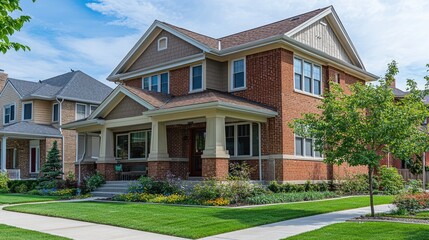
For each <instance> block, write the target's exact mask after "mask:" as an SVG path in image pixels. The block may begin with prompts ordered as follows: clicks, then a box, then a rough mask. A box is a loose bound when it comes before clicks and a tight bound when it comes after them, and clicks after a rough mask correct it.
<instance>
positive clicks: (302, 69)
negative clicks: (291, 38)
mask: <svg viewBox="0 0 429 240" xmlns="http://www.w3.org/2000/svg"><path fill="white" fill-rule="evenodd" d="M293 64H294V67H293V69H294V84H295V90H299V91H303V92H306V93H310V94H314V95H318V96H320V95H322V68H321V67H320V66H318V65H316V64H313V63H311V62H309V61H306V60H302V59H300V58H297V57H295V58H294V61H293Z"/></svg>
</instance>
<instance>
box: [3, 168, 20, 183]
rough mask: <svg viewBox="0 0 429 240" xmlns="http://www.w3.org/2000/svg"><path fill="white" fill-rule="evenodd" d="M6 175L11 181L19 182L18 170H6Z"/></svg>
mask: <svg viewBox="0 0 429 240" xmlns="http://www.w3.org/2000/svg"><path fill="white" fill-rule="evenodd" d="M6 172H7V175H8V176H9V179H11V180H20V179H21V170H20V169H6Z"/></svg>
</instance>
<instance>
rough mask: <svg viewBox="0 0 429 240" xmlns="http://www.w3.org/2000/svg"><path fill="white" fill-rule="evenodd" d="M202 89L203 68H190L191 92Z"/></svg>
mask: <svg viewBox="0 0 429 240" xmlns="http://www.w3.org/2000/svg"><path fill="white" fill-rule="evenodd" d="M202 88H203V67H202V66H196V67H193V68H192V90H197V89H202Z"/></svg>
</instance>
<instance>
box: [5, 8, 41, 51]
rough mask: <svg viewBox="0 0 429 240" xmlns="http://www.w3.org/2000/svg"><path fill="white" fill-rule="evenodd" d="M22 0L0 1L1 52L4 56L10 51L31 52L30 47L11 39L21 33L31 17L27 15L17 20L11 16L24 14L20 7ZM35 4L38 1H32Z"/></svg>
mask: <svg viewBox="0 0 429 240" xmlns="http://www.w3.org/2000/svg"><path fill="white" fill-rule="evenodd" d="M19 1H20V0H2V1H0V51H1V52H2V53H3V54H4V53H6V52H7V51H8V50H10V49H14V50H15V51H18V50H24V51H25V50H30V47H28V46H26V45H23V44H21V43H17V42H11V41H10V40H9V37H10V36H12V35H13V34H14V33H15V31H20V30H21V28H22V26H24V23H25V22H29V21H30V19H31V17H30V16H27V15H20V16H18V17H16V18H14V17H12V16H11V14H12V13H13V12H15V11H20V12H22V9H21V7H20V6H19ZM32 1H33V2H35V1H36V0H32Z"/></svg>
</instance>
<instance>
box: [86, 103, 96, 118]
mask: <svg viewBox="0 0 429 240" xmlns="http://www.w3.org/2000/svg"><path fill="white" fill-rule="evenodd" d="M91 107H95V110H97V108H98V106H97V105H92V104H91V105H89V114H88V116H89V115H91V113H92V112H94V111H95V110H94V111H92V110H91Z"/></svg>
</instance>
